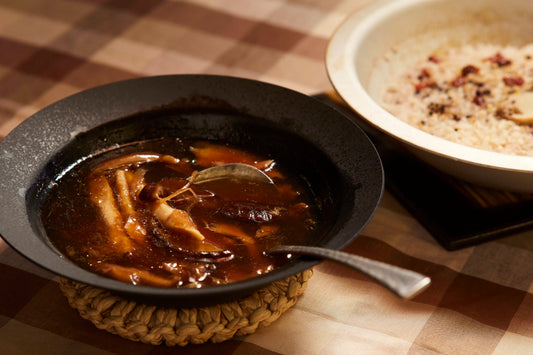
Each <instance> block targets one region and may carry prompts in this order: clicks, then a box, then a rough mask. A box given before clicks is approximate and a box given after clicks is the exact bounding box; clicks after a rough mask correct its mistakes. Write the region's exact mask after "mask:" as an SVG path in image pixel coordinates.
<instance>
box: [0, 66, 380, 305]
mask: <svg viewBox="0 0 533 355" xmlns="http://www.w3.org/2000/svg"><path fill="white" fill-rule="evenodd" d="M161 136H171V137H185V138H193V139H215V140H221V141H224V142H229V143H233V144H237V145H239V146H243V147H253V148H254V149H255V150H259V151H262V152H264V153H271V154H272V155H273V156H275V157H276V158H277V159H278V160H281V161H280V163H281V164H283V165H285V166H289V167H291V168H292V169H293V171H294V172H295V173H297V174H298V175H300V176H301V177H302V178H303V179H305V180H306V181H307V183H308V184H309V186H310V188H311V190H312V191H313V193H314V195H315V197H316V200H317V203H318V205H319V207H320V221H319V226H320V229H319V233H318V234H317V238H316V239H315V240H313V242H312V244H314V245H318V246H322V247H327V248H331V249H342V248H343V247H345V246H346V245H347V244H348V243H350V242H351V241H353V240H354V239H355V238H356V237H357V235H358V234H359V233H360V232H361V230H362V229H363V228H364V227H365V226H366V225H367V223H368V222H369V221H370V219H371V218H372V216H373V215H374V213H375V211H376V209H377V206H378V204H379V202H380V200H381V197H382V193H383V170H382V166H381V161H380V159H379V156H378V154H377V152H376V150H375V148H374V146H373V145H372V143H371V142H370V140H369V139H368V138H367V137H366V135H365V134H364V133H363V131H362V130H361V129H359V128H358V127H357V126H356V125H355V124H354V123H353V122H351V121H350V120H349V119H348V118H347V117H345V116H344V115H342V114H341V113H339V112H338V111H336V110H334V109H332V108H331V107H329V106H327V105H325V104H323V103H321V102H319V101H317V100H315V99H313V98H311V97H308V96H306V95H303V94H300V93H297V92H295V91H292V90H288V89H285V88H282V87H279V86H274V85H270V84H266V83H263V82H258V81H253V80H247V79H241V78H232V77H223V76H210V75H174V76H158V77H148V78H140V79H133V80H127V81H121V82H116V83H112V84H109V85H104V86H100V87H97V88H94V89H90V90H86V91H83V92H81V93H79V94H76V95H73V96H70V97H67V98H65V99H63V100H61V101H59V102H57V103H55V104H52V105H50V106H48V107H46V108H45V109H43V110H41V111H39V112H37V113H36V114H35V115H33V116H31V117H30V118H28V119H27V120H25V121H24V122H23V123H22V124H20V125H19V126H18V127H17V128H15V129H14V130H13V131H12V132H11V133H10V134H9V135H8V136H7V137H6V138H4V139H3V140H2V141H1V142H0V153H1V156H0V166H1V167H2V169H1V170H0V200H1V201H2V204H3V208H2V209H0V234H1V236H2V237H3V239H4V240H5V241H6V242H7V243H8V244H9V245H11V246H12V247H13V248H14V249H15V250H17V251H18V252H20V253H21V254H22V255H24V256H25V257H27V258H28V259H29V260H31V261H33V262H34V263H36V264H38V265H40V266H41V267H43V268H45V269H48V270H50V271H52V272H54V273H56V274H58V275H61V276H64V277H66V278H69V279H72V280H75V281H78V282H82V283H85V284H89V285H93V286H96V287H100V288H104V289H107V290H110V291H112V292H115V293H118V294H121V295H123V296H126V297H128V298H131V299H136V300H141V301H143V302H149V303H154V304H164V305H169V306H179V307H191V306H202V305H208V304H214V303H220V302H225V301H230V300H232V299H235V298H238V297H243V296H246V295H248V294H250V293H252V292H253V291H255V290H257V289H259V288H261V287H264V286H266V285H268V284H269V283H272V282H274V281H277V280H281V279H284V278H286V277H289V276H290V275H294V274H296V273H298V272H301V271H304V270H305V269H308V268H310V267H312V266H314V265H315V264H316V263H317V262H318V260H316V259H309V258H303V257H299V258H296V259H295V260H293V261H292V262H290V263H288V264H287V265H285V266H283V267H280V268H278V269H276V270H274V271H272V272H270V273H268V274H265V275H261V276H258V277H255V278H251V279H248V280H244V281H240V282H234V283H230V284H227V285H222V286H215V287H207V288H200V289H166V288H156V287H147V286H134V285H130V284H126V283H122V282H119V281H115V280H112V279H109V278H105V277H102V276H99V275H97V274H94V273H91V272H88V271H85V270H83V269H81V268H80V267H78V266H77V265H75V264H74V263H72V262H71V261H69V260H68V259H67V258H65V257H64V256H62V255H61V254H60V253H59V252H58V251H57V250H56V249H55V248H54V246H53V245H52V244H51V243H50V242H49V240H48V239H47V236H46V233H45V231H44V229H43V226H42V223H41V215H40V212H41V207H42V204H43V201H44V199H45V197H46V194H47V192H48V191H49V189H50V187H51V186H52V185H53V184H54V181H56V180H57V179H58V178H59V177H60V176H61V175H62V174H66V173H68V171H69V169H70V168H71V167H72V166H74V165H75V164H76V163H77V162H79V160H80V159H82V158H84V157H87V156H89V155H91V154H93V153H95V152H100V151H104V150H106V149H109V148H112V147H113V146H116V145H117V144H121V145H122V144H125V143H128V142H133V141H138V140H144V139H150V138H159V137H161Z"/></svg>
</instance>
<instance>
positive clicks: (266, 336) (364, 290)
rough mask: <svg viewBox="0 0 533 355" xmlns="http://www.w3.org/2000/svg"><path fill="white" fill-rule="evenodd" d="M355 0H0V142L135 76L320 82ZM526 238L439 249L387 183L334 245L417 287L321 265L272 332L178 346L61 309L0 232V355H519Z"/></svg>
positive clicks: (322, 87) (529, 317)
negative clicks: (361, 221)
mask: <svg viewBox="0 0 533 355" xmlns="http://www.w3.org/2000/svg"><path fill="white" fill-rule="evenodd" d="M368 2H370V0H329V1H322V0H292V1H288V0H253V1H249V0H196V1H193V0H186V1H178V0H175V1H171V0H151V1H136V0H117V1H114V0H95V1H89V0H76V1H68V0H46V1H40V0H17V1H12V0H0V139H1V138H3V137H5V136H6V135H7V134H8V133H9V132H10V131H11V130H12V129H13V128H14V127H15V126H17V125H18V124H19V123H20V122H22V121H23V120H24V119H25V118H27V117H28V116H30V115H31V114H32V113H34V112H36V111H37V110H39V109H41V108H43V107H45V106H46V105H48V104H50V103H52V102H54V101H57V100H59V99H61V98H63V97H65V96H67V95H70V94H73V93H77V92H79V91H81V90H84V89H87V88H90V87H93V86H96V85H100V84H104V83H109V82H112V81H116V80H122V79H127V78H133V77H139V76H146V75H156V74H176V73H178V74H179V73H210V74H225V75H232V76H241V77H247V78H253V79H259V80H262V81H266V82H271V83H275V84H279V85H282V86H286V87H289V88H292V89H295V90H298V91H301V92H304V93H307V94H315V93H319V92H324V91H330V90H331V89H332V88H331V86H330V84H329V82H328V79H327V75H326V71H325V65H324V60H323V58H324V55H325V50H326V46H327V42H328V38H329V36H330V35H331V34H332V33H333V31H334V29H335V28H336V26H337V25H339V24H340V22H341V21H342V20H343V19H344V18H345V17H346V16H347V15H348V14H350V13H352V12H353V11H355V10H357V9H358V8H360V7H361V6H363V5H365V3H368ZM14 178H16V177H14ZM1 203H2V202H1V201H0V208H9V206H5V205H1ZM532 237H533V233H532V232H524V233H523V234H521V235H515V236H511V237H508V238H505V239H501V240H499V241H495V242H489V243H485V244H482V245H479V246H477V247H472V248H468V249H463V250H460V251H455V252H449V251H445V250H444V249H443V248H442V247H440V246H439V245H438V244H437V243H436V242H435V241H434V239H433V238H432V237H431V236H430V235H429V234H428V233H427V232H426V231H425V230H424V229H423V228H422V227H421V225H420V224H419V223H418V222H417V221H416V220H415V219H414V218H413V217H412V216H410V215H409V214H408V213H407V212H406V211H405V210H404V209H403V207H402V206H401V205H399V204H398V202H397V201H396V200H394V198H393V197H391V195H390V194H388V193H386V194H385V197H384V200H383V202H382V204H381V206H380V208H379V210H378V212H377V214H376V216H375V218H374V219H373V220H372V222H371V223H370V225H369V226H368V227H367V228H366V230H364V232H363V233H362V235H361V236H360V237H359V238H358V239H357V240H356V241H355V242H354V243H353V244H351V245H350V246H349V247H348V248H347V249H346V250H347V251H349V252H352V253H356V254H360V255H363V256H367V257H371V258H374V259H378V260H383V261H386V262H389V263H392V264H396V265H399V266H402V267H406V268H410V269H413V270H416V271H419V272H421V273H425V274H427V275H429V276H431V277H432V279H433V284H432V286H431V287H430V288H429V289H428V290H427V291H426V292H425V293H423V294H421V295H419V296H418V297H416V298H415V299H413V300H410V301H403V300H400V299H398V298H396V297H395V296H393V295H392V294H391V293H389V292H388V291H386V290H385V289H384V288H382V287H380V286H378V285H377V284H375V283H374V282H372V281H370V280H369V279H367V278H365V277H364V276H361V275H360V274H358V273H355V272H353V271H350V270H348V269H346V268H344V267H342V266H338V265H335V264H332V263H329V262H324V263H322V264H320V265H319V266H318V267H316V269H315V275H314V276H313V278H312V279H311V280H310V282H309V286H308V289H307V291H306V292H305V294H304V296H303V297H302V298H301V299H300V300H299V302H298V303H297V304H296V306H294V307H293V308H291V309H290V310H289V311H288V312H287V313H285V314H284V315H283V316H282V317H281V318H280V319H279V320H277V321H276V322H275V323H273V324H272V325H271V326H269V327H266V328H263V329H260V330H259V331H257V332H256V333H255V334H253V335H251V336H247V337H244V338H236V339H234V340H230V341H227V342H224V343H221V344H205V345H192V346H187V347H185V348H180V347H176V348H169V347H166V346H164V345H162V346H151V345H146V344H142V343H136V342H132V341H128V340H124V339H122V338H120V337H118V336H115V335H112V334H110V333H107V332H105V331H101V330H98V329H96V327H94V326H93V325H92V324H91V323H90V322H88V321H86V320H83V319H82V318H80V317H79V315H78V314H77V312H76V311H75V310H73V309H72V308H70V307H69V305H68V304H67V302H66V299H65V297H64V296H63V295H62V294H61V292H60V290H59V287H58V280H57V277H55V276H54V275H52V274H50V273H48V272H46V271H44V270H42V269H40V268H38V267H36V266H35V265H33V264H32V263H30V262H28V261H27V260H25V259H24V258H23V257H21V256H19V255H18V254H17V253H16V252H14V251H13V250H12V249H11V248H9V247H8V246H7V245H6V244H5V243H4V242H3V241H1V240H0V285H1V286H0V290H1V291H0V354H165V353H172V354H176V353H182V352H183V353H185V352H186V353H188V354H195V353H198V354H208V353H215V352H216V353H220V354H222V353H227V354H250V353H253V354H272V353H283V354H384V353H391V354H419V353H422V354H426V353H431V354H433V353H444V354H491V353H494V354H525V353H533V283H532V280H533V239H532Z"/></svg>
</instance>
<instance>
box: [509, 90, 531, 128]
mask: <svg viewBox="0 0 533 355" xmlns="http://www.w3.org/2000/svg"><path fill="white" fill-rule="evenodd" d="M512 98H513V106H514V107H513V110H512V111H511V112H510V113H508V114H506V115H504V116H505V118H507V119H509V120H512V121H514V122H516V123H532V122H533V91H525V92H522V93H520V94H516V95H513V97H512Z"/></svg>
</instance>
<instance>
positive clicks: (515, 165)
mask: <svg viewBox="0 0 533 355" xmlns="http://www.w3.org/2000/svg"><path fill="white" fill-rule="evenodd" d="M431 2H437V1H435V0H402V1H397V0H378V1H376V2H374V3H372V4H370V5H368V6H367V7H365V8H363V9H362V10H360V11H358V12H356V13H354V14H352V15H349V16H348V17H347V18H346V19H345V20H344V21H343V22H342V23H341V25H340V26H339V27H338V28H337V29H336V31H335V32H334V34H333V36H332V37H331V38H330V41H329V43H328V47H327V51H326V70H327V73H328V76H329V79H330V81H331V83H332V85H333V87H334V89H335V90H336V92H337V93H338V94H339V95H340V96H341V98H342V99H343V100H344V101H345V102H346V103H347V104H348V105H349V106H350V107H351V108H352V109H354V110H355V111H356V112H357V113H359V114H360V115H361V116H362V117H363V118H364V119H366V120H368V121H369V122H370V123H371V124H372V125H373V126H376V127H378V128H379V129H380V130H382V131H385V132H386V133H387V134H389V135H391V136H393V137H395V138H396V139H398V140H400V141H402V142H404V143H406V144H408V145H411V146H414V147H416V148H417V149H419V150H422V151H426V152H430V153H432V154H436V155H439V156H441V157H445V158H448V159H452V160H454V161H459V162H464V163H467V164H469V165H476V166H482V167H488V168H493V169H498V170H507V171H519V172H533V157H530V156H518V155H511V154H504V153H498V152H492V151H488V150H482V149H478V148H474V147H469V146H465V145H462V144H459V143H455V142H452V141H449V140H446V139H444V138H440V137H437V136H434V135H431V134H429V133H426V132H424V131H421V130H419V129H417V128H415V127H413V126H411V125H409V124H407V123H405V122H403V121H401V120H400V119H398V118H396V117H395V116H394V115H392V114H391V113H389V112H388V111H387V110H385V109H384V108H383V107H381V106H380V105H379V104H378V103H377V102H375V101H374V99H373V98H372V97H371V96H370V95H369V94H368V93H367V91H366V90H365V88H364V87H363V85H362V83H361V81H360V80H359V77H358V75H357V72H356V70H355V65H353V63H354V58H356V55H357V54H358V50H359V48H358V46H359V45H360V44H361V43H362V42H363V40H364V38H365V35H366V34H367V31H369V30H371V29H372V28H374V27H375V26H377V25H378V24H379V22H380V21H381V20H383V19H384V18H387V17H388V16H390V15H391V14H394V13H395V12H396V11H398V10H403V9H408V8H410V7H412V6H416V5H419V4H423V3H428V4H429V3H431ZM339 58H343V60H339ZM339 63H341V64H340V65H339Z"/></svg>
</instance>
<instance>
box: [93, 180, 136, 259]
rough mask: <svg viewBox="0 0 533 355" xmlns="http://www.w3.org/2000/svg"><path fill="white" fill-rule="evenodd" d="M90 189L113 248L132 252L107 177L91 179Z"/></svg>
mask: <svg viewBox="0 0 533 355" xmlns="http://www.w3.org/2000/svg"><path fill="white" fill-rule="evenodd" d="M88 187H89V195H90V198H91V201H92V202H93V203H94V205H95V206H97V207H98V209H99V212H100V215H101V216H102V218H103V220H104V223H105V225H106V229H107V232H108V237H109V238H110V239H109V241H110V242H111V245H112V246H113V248H114V249H115V250H117V251H118V252H121V253H126V252H129V251H131V250H132V249H133V245H132V241H131V239H130V238H129V237H128V235H127V234H126V233H125V231H124V221H123V220H122V216H121V214H120V211H119V210H118V207H117V205H116V203H115V197H114V195H113V190H112V189H111V186H109V182H108V181H107V179H106V177H105V176H103V175H96V176H92V177H91V179H89V186H88Z"/></svg>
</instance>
